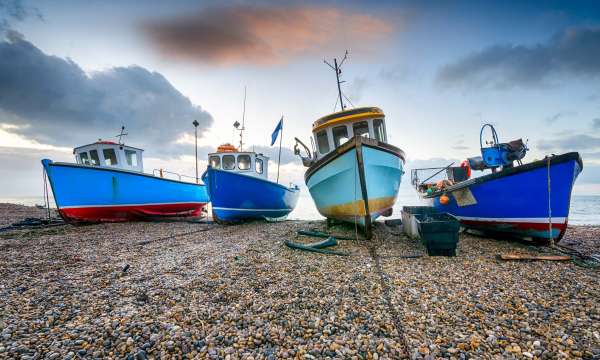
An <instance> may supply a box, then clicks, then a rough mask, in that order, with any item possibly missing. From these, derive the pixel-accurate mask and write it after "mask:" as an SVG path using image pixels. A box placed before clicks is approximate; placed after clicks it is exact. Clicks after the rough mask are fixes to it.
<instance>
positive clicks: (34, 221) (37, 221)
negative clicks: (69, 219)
mask: <svg viewBox="0 0 600 360" xmlns="http://www.w3.org/2000/svg"><path fill="white" fill-rule="evenodd" d="M62 225H66V223H65V222H64V221H63V220H62V219H50V220H48V219H44V218H33V217H28V218H26V219H24V220H21V221H17V222H14V223H12V224H10V225H8V226H4V227H1V228H0V232H2V231H11V230H25V229H41V228H45V227H52V226H62Z"/></svg>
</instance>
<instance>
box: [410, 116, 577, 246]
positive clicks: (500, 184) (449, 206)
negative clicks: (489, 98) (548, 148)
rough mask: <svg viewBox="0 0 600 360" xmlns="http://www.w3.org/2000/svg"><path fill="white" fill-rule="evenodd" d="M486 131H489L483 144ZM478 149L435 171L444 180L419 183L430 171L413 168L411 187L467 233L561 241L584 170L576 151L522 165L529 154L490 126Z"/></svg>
mask: <svg viewBox="0 0 600 360" xmlns="http://www.w3.org/2000/svg"><path fill="white" fill-rule="evenodd" d="M485 128H490V129H491V132H492V139H491V141H489V142H487V144H486V146H484V144H483V133H484V129H485ZM480 145H481V153H482V156H477V157H472V158H469V159H467V160H465V161H463V162H462V163H461V165H460V166H456V167H452V166H448V167H446V168H440V170H438V171H441V172H440V174H442V173H443V171H444V170H445V174H443V175H444V177H446V178H445V179H442V180H439V181H437V182H427V180H428V179H426V180H425V181H421V180H420V177H422V175H421V174H423V171H431V170H433V169H414V170H413V173H412V181H413V184H414V185H415V186H416V188H417V191H418V192H419V193H420V194H421V195H422V196H423V198H424V199H425V201H426V202H427V203H428V204H429V205H432V206H434V207H435V208H436V209H437V210H439V211H440V212H447V213H450V214H452V215H454V216H455V217H456V218H458V219H459V220H460V222H461V224H462V226H463V227H465V228H467V229H473V230H478V231H482V232H485V233H491V234H495V235H511V236H517V237H522V238H530V239H532V240H534V241H535V242H538V243H549V242H550V241H551V240H554V241H560V239H561V238H562V237H563V235H564V234H565V232H566V230H567V224H568V219H569V208H570V203H571V192H572V190H573V185H574V183H575V180H576V179H577V176H578V175H579V174H580V173H581V171H582V169H583V162H582V160H581V156H580V155H579V153H577V152H570V153H565V154H561V155H551V156H546V157H545V158H544V159H541V160H537V161H533V162H530V163H526V164H523V163H522V161H521V160H522V159H523V158H524V157H525V154H526V152H527V151H528V150H529V149H528V148H527V146H526V145H525V144H524V143H523V141H522V140H521V139H519V140H515V141H511V142H508V143H500V142H499V141H498V136H497V134H496V131H495V129H494V128H493V126H491V125H489V124H486V125H484V126H483V128H482V129H481V133H480ZM515 162H516V163H517V164H516V165H514V163H515ZM488 169H489V170H491V172H490V173H488V174H485V175H482V176H479V177H473V178H471V170H477V171H484V170H488Z"/></svg>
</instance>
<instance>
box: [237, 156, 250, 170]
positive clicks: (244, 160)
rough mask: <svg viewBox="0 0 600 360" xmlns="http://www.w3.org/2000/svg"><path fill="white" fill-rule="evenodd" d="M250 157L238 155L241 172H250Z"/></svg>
mask: <svg viewBox="0 0 600 360" xmlns="http://www.w3.org/2000/svg"><path fill="white" fill-rule="evenodd" d="M251 162H252V160H250V155H238V158H237V164H238V169H240V170H250V163H251Z"/></svg>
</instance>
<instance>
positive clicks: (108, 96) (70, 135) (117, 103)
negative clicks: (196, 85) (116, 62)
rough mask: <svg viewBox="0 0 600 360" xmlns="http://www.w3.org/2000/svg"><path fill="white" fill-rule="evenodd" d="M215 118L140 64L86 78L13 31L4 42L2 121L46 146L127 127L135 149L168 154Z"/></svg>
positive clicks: (0, 51) (93, 137)
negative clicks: (195, 122)
mask: <svg viewBox="0 0 600 360" xmlns="http://www.w3.org/2000/svg"><path fill="white" fill-rule="evenodd" d="M194 119H196V120H198V122H199V123H200V126H199V136H201V135H202V134H203V133H204V130H205V129H207V128H208V127H209V126H210V125H211V123H212V121H213V120H212V117H211V115H210V114H209V113H207V112H206V111H204V110H202V109H201V108H200V107H199V106H196V105H194V104H192V103H191V101H190V100H189V99H188V98H187V97H185V96H184V95H182V94H181V93H180V92H179V91H178V90H177V89H175V88H174V87H173V85H171V84H170V83H169V81H168V80H167V79H165V78H164V76H162V75H161V74H160V73H157V72H151V71H149V70H147V69H145V68H142V67H140V66H135V65H134V66H129V67H114V68H110V69H107V70H103V71H96V72H93V73H91V74H87V73H86V72H84V70H82V69H81V68H80V67H79V66H78V65H77V64H76V63H74V62H73V61H72V60H70V59H63V58H59V57H56V56H50V55H46V54H44V53H43V52H42V51H40V49H38V48H37V47H36V46H34V45H33V44H31V43H30V42H28V41H26V40H24V39H23V38H22V36H19V35H18V34H17V33H15V32H11V33H9V34H8V36H7V38H6V40H3V41H2V40H0V123H4V124H9V125H11V126H10V127H8V128H6V129H5V130H6V131H9V132H12V133H16V134H19V135H23V136H25V137H27V138H30V139H33V140H36V141H38V142H40V143H44V144H50V145H57V146H77V145H82V144H86V143H89V142H92V141H95V140H96V139H98V138H99V137H102V138H112V137H114V136H115V135H116V134H117V133H118V131H119V128H120V127H121V125H125V126H126V127H127V132H128V133H129V137H128V139H127V140H129V141H128V142H129V143H131V144H132V145H137V146H143V147H146V148H147V149H148V150H150V151H151V152H152V151H156V152H162V153H168V152H169V151H173V150H176V149H177V148H178V147H177V146H176V145H177V144H175V143H174V142H175V140H176V139H178V138H179V137H180V136H181V134H182V133H184V132H189V131H192V129H193V127H192V125H191V122H192V121H193V120H194Z"/></svg>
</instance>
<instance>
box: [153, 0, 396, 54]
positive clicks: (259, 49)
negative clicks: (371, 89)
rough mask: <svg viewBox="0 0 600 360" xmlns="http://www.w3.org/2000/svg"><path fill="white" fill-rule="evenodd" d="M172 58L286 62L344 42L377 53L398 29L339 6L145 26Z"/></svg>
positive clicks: (243, 12)
mask: <svg viewBox="0 0 600 360" xmlns="http://www.w3.org/2000/svg"><path fill="white" fill-rule="evenodd" d="M143 29H144V31H145V32H146V33H147V34H148V36H149V37H150V39H151V40H152V41H153V42H154V44H156V46H157V47H158V48H159V50H160V51H161V52H162V54H163V55H164V56H166V57H169V58H175V59H180V60H186V61H191V62H201V63H211V64H225V65H233V64H259V65H271V64H278V63H285V62H288V61H290V60H291V59H292V58H293V57H295V56H303V55H312V54H319V55H322V52H323V51H324V50H326V49H331V47H332V46H335V47H337V46H338V44H339V43H340V42H342V43H345V44H348V45H349V44H350V43H348V41H351V45H352V51H353V52H358V53H360V52H364V51H368V50H370V49H372V48H373V47H374V46H376V45H377V43H378V42H379V41H381V40H383V39H384V38H385V37H386V35H387V34H389V33H390V32H391V31H392V30H393V28H392V26H391V25H390V24H389V23H388V22H386V21H385V20H384V19H382V18H380V17H375V16H372V15H368V14H364V13H354V12H351V11H348V10H343V9H339V8H335V7H319V6H291V7H286V6H271V7H268V8H267V7H259V6H250V5H238V6H229V7H214V8H209V9H206V10H203V11H201V12H198V13H195V14H191V15H182V16H179V17H176V18H169V19H164V20H159V21H155V22H150V23H144V24H143Z"/></svg>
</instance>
